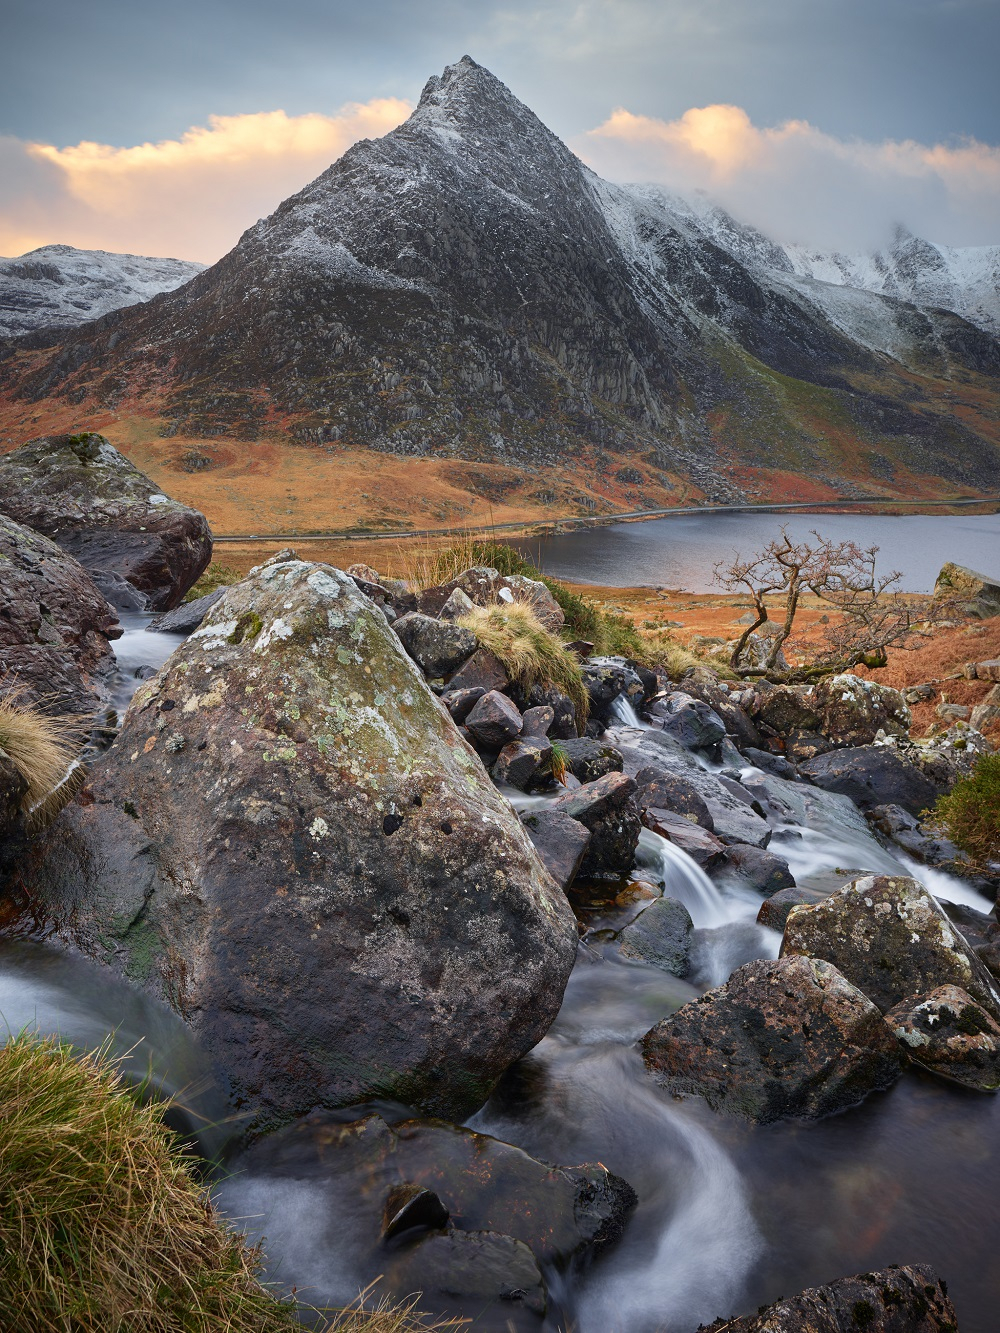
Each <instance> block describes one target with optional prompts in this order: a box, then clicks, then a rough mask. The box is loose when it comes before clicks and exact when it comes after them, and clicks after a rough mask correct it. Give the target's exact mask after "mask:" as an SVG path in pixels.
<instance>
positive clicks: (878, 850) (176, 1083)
mask: <svg viewBox="0 0 1000 1333" xmlns="http://www.w3.org/2000/svg"><path fill="white" fill-rule="evenodd" d="M148 619H149V617H148V616H143V615H139V614H137V613H133V614H129V615H125V616H123V621H124V622H125V633H124V635H123V636H122V638H121V639H120V640H119V641H118V643H117V644H116V645H115V646H116V653H117V655H118V660H119V664H120V670H119V678H118V681H117V682H116V687H115V705H116V707H118V708H120V709H121V708H124V706H125V705H126V704H127V701H128V698H129V697H130V695H131V693H132V692H133V691H134V689H135V687H136V685H137V684H138V680H137V678H136V674H135V673H136V671H137V669H138V668H140V667H142V666H153V667H158V666H160V665H161V664H162V662H163V661H165V660H166V657H167V656H168V655H169V653H170V652H171V651H172V650H173V648H174V647H176V646H177V644H178V643H179V642H180V639H179V638H178V637H177V636H166V635H162V634H152V633H149V632H147V631H146V630H145V628H144V627H145V624H146V623H147V621H148ZM616 713H617V718H618V721H619V724H620V726H619V727H615V728H612V731H611V737H610V738H611V739H613V738H614V736H615V735H621V736H622V737H623V738H627V737H628V734H629V733H630V732H634V731H635V730H636V729H637V728H641V727H642V725H643V724H641V723H640V722H639V720H638V718H636V717H635V715H634V713H632V712H631V710H630V709H629V707H628V705H627V704H625V703H624V701H623V700H620V701H619V703H618V707H617V710H616ZM755 774H758V771H757V770H754V769H750V768H748V769H746V770H744V772H743V775H742V776H743V779H744V781H746V782H748V783H750V784H752V783H753V781H754V777H755ZM760 776H762V775H760ZM785 785H786V786H787V787H791V784H785ZM510 795H511V796H512V797H514V798H515V804H516V805H517V806H519V807H521V808H524V807H525V806H528V805H532V804H537V803H538V802H539V801H544V800H545V799H546V798H544V797H524V796H522V795H521V794H520V793H510ZM785 795H786V797H787V801H786V803H785V804H784V805H782V806H781V807H780V808H778V806H777V805H775V804H773V803H772V805H771V806H770V807H769V808H768V813H769V818H770V821H771V823H772V827H773V830H774V832H773V839H772V843H771V847H772V850H775V851H777V852H778V853H779V854H780V855H781V856H783V857H785V858H786V859H787V860H788V862H789V864H790V866H791V869H792V872H793V874H794V875H795V878H796V881H797V883H798V884H800V885H803V886H806V887H810V886H811V887H818V888H824V889H831V888H835V887H837V886H838V885H839V884H842V883H847V882H849V880H850V879H851V878H853V877H854V876H856V875H857V874H858V873H859V872H862V871H875V872H879V873H896V874H898V873H905V874H912V875H914V876H915V877H916V878H918V879H921V880H922V881H923V882H924V883H925V885H926V886H927V887H928V889H930V890H931V892H933V893H934V894H935V895H936V896H938V897H939V898H943V899H950V900H951V901H955V902H962V903H966V904H969V905H971V906H974V907H976V908H978V909H979V910H981V911H984V912H987V911H989V910H990V907H991V904H990V903H989V902H988V901H987V900H986V899H985V898H983V897H982V896H981V895H980V894H978V893H976V892H975V891H974V890H973V889H971V888H970V887H969V886H968V885H966V884H964V883H963V882H961V881H959V880H957V879H955V878H953V877H951V876H949V875H946V874H944V873H943V872H940V871H932V870H928V869H927V868H926V867H923V866H920V865H917V864H916V863H914V862H911V861H909V860H907V859H906V858H905V857H900V856H896V855H894V854H893V853H890V852H889V851H887V850H886V849H885V848H884V847H882V846H881V845H880V844H879V843H878V842H877V841H876V840H875V839H874V838H873V837H872V836H871V834H870V833H869V832H868V829H867V826H866V825H865V823H864V820H863V819H862V818H861V817H860V816H859V817H858V820H857V821H856V822H855V823H852V822H850V821H845V820H844V819H842V818H834V817H832V816H831V817H827V818H824V816H823V814H822V811H820V812H817V810H816V809H814V808H811V807H810V808H809V809H807V808H806V805H805V803H804V801H803V799H802V798H801V796H800V795H799V794H798V793H797V791H796V789H794V788H791V790H789V791H787V792H785ZM796 801H799V802H801V803H800V804H799V805H798V806H797V805H796ZM633 873H634V880H635V881H636V883H637V885H638V886H639V887H640V888H643V886H645V887H644V889H643V892H644V893H645V894H646V896H647V897H648V894H649V891H650V888H652V889H653V891H654V892H660V891H661V886H662V892H663V893H664V894H666V895H667V896H670V897H674V898H678V899H680V900H681V901H682V902H683V903H684V904H685V906H686V907H687V909H688V911H689V912H690V913H691V917H692V919H693V921H694V925H695V928H696V929H695V935H694V940H693V948H692V955H691V960H692V970H691V975H690V977H689V978H688V979H686V980H679V979H677V978H675V977H673V976H671V975H669V974H668V973H666V972H663V971H661V970H659V969H658V968H656V967H653V966H651V965H649V964H646V963H643V962H638V961H630V960H625V959H623V958H621V957H620V956H619V955H618V953H617V951H616V946H615V945H614V943H613V940H612V939H611V934H612V932H613V931H614V930H617V929H620V928H621V926H623V925H624V924H626V922H627V920H629V919H630V917H631V916H634V915H635V914H636V911H637V910H638V907H639V906H641V901H640V900H639V899H637V900H636V901H635V902H634V903H632V905H631V906H629V905H628V904H626V905H625V906H614V907H612V908H609V909H608V910H607V911H606V912H605V913H604V914H603V915H602V913H601V912H599V911H598V912H596V913H595V914H594V915H593V916H592V917H591V918H590V919H589V921H588V926H589V929H588V932H587V934H586V936H585V938H584V940H583V941H582V942H581V946H580V951H579V956H578V961H577V964H576V967H575V969H574V971H573V974H572V976H571V978H570V981H569V985H568V987H567V990H566V994H565V999H564V1001H563V1005H562V1009H561V1011H560V1013H559V1016H558V1018H557V1020H556V1022H555V1024H554V1025H553V1027H552V1028H551V1030H550V1031H549V1033H548V1034H547V1036H546V1037H545V1038H544V1040H543V1041H542V1042H540V1044H539V1045H538V1046H537V1047H536V1048H535V1049H534V1050H533V1051H532V1052H531V1053H530V1054H529V1055H528V1056H526V1057H525V1058H524V1059H523V1060H521V1061H520V1062H519V1063H518V1064H517V1065H516V1066H515V1067H514V1068H513V1069H512V1070H511V1071H509V1073H508V1074H507V1076H505V1078H504V1080H503V1081H502V1083H501V1085H500V1087H499V1089H498V1090H497V1092H496V1093H495V1094H494V1096H493V1097H492V1098H491V1100H490V1101H489V1102H488V1103H487V1104H486V1105H485V1106H484V1107H482V1108H481V1109H480V1110H479V1111H478V1112H477V1114H476V1115H475V1116H473V1117H472V1119H471V1120H470V1121H469V1122H468V1123H469V1125H470V1126H471V1127H472V1128H474V1129H476V1130H478V1131H480V1132H483V1133H488V1134H492V1135H494V1136H496V1137H497V1138H500V1139H503V1140H505V1141H507V1142H509V1143H513V1144H516V1145H517V1146H519V1147H521V1148H523V1149H524V1150H526V1151H527V1152H529V1153H531V1154H532V1155H533V1156H536V1157H539V1158H542V1159H544V1160H546V1161H550V1162H553V1163H559V1164H563V1165H573V1164H576V1163H579V1162H601V1163H603V1164H604V1165H605V1166H606V1167H608V1168H609V1169H610V1170H612V1171H614V1172H616V1173H618V1174H619V1175H621V1176H623V1177H624V1178H625V1179H626V1180H628V1181H629V1182H630V1183H631V1185H632V1186H633V1187H634V1189H635V1190H636V1193H637V1194H638V1197H639V1204H638V1207H637V1209H636V1211H635V1212H634V1213H633V1215H632V1217H631V1219H630V1220H629V1223H628V1225H627V1227H626V1230H625V1234H624V1236H623V1238H622V1240H621V1241H620V1242H619V1243H618V1244H617V1245H616V1246H614V1247H612V1248H611V1249H610V1250H608V1251H607V1252H606V1253H604V1254H603V1255H602V1256H601V1257H600V1258H599V1259H597V1260H596V1261H595V1262H594V1263H593V1264H592V1265H591V1267H590V1268H589V1269H586V1270H584V1271H579V1270H573V1271H572V1272H571V1273H570V1274H569V1275H567V1274H561V1273H558V1272H551V1271H550V1272H547V1273H546V1279H547V1281H548V1283H549V1290H550V1296H551V1307H550V1313H549V1316H548V1317H547V1320H546V1323H545V1326H544V1327H545V1330H546V1331H547V1333H557V1331H558V1333H567V1331H568V1330H570V1329H572V1330H573V1331H574V1333H657V1331H658V1330H668V1333H691V1330H694V1329H696V1328H697V1326H698V1324H699V1323H702V1322H710V1321H711V1320H712V1319H713V1318H715V1317H716V1316H717V1315H724V1316H725V1315H729V1314H733V1313H736V1312H739V1311H748V1310H753V1309H755V1308H757V1307H758V1306H759V1305H761V1304H763V1303H766V1302H769V1301H773V1300H775V1299H777V1298H779V1297H780V1296H783V1295H791V1294H793V1293H794V1292H797V1291H799V1290H801V1289H802V1288H804V1287H807V1286H811V1285H816V1284H819V1283H823V1282H828V1281H830V1280H832V1279H834V1278H837V1277H841V1276H845V1275H848V1274H853V1273H857V1272H862V1271H867V1270H871V1269H874V1268H879V1267H883V1266H885V1265H887V1264H889V1263H930V1264H932V1265H933V1266H934V1267H935V1268H936V1269H937V1270H938V1272H939V1273H940V1274H941V1275H942V1276H943V1277H944V1278H945V1279H946V1280H947V1282H948V1285H949V1290H950V1293H951V1295H952V1297H953V1299H954V1302H955V1306H956V1309H957V1312H958V1317H959V1326H960V1328H961V1330H962V1333H994V1330H995V1329H996V1326H997V1319H996V1298H997V1293H998V1292H1000V1246H998V1245H997V1244H996V1238H997V1236H1000V1100H998V1098H996V1097H993V1096H989V1095H983V1094H978V1093H973V1092H969V1091H966V1090H964V1089H961V1088H958V1087H957V1086H956V1087H953V1086H951V1085H948V1084H945V1083H943V1082H941V1081H937V1080H934V1079H932V1078H931V1077H929V1076H924V1075H921V1074H917V1073H912V1072H910V1073H907V1074H905V1075H904V1076H903V1077H902V1078H901V1079H900V1080H899V1082H898V1083H897V1084H896V1085H895V1087H894V1088H892V1089H891V1090H889V1091H888V1092H884V1093H880V1094H876V1095H874V1096H870V1097H869V1098H868V1099H867V1101H866V1102H865V1103H864V1104H863V1105H862V1106H859V1107H855V1108H853V1109H852V1110H850V1111H848V1112H846V1113H844V1114H841V1115H838V1116H834V1117H830V1118H827V1119H825V1120H821V1121H792V1122H784V1123H778V1124H774V1125H769V1126H766V1127H754V1126H748V1125H745V1124H743V1123H741V1122H738V1121H735V1120H731V1119H728V1118H726V1117H723V1116H721V1115H716V1114H714V1113H713V1112H711V1111H710V1110H709V1109H708V1108H707V1106H706V1105H705V1104H704V1103H703V1102H701V1101H700V1099H698V1098H694V1097H692V1098H688V1099H686V1100H674V1099H673V1098H671V1097H670V1096H669V1094H667V1093H666V1092H664V1091H663V1090H661V1089H660V1088H658V1087H657V1086H656V1085H655V1084H654V1083H653V1082H652V1080H651V1079H649V1078H648V1077H647V1076H646V1074H645V1072H644V1069H643V1065H642V1060H641V1057H640V1055H639V1054H638V1052H637V1050H636V1048H635V1042H636V1041H637V1039H638V1038H640V1037H641V1036H642V1035H643V1034H644V1033H645V1032H646V1031H647V1030H648V1029H649V1028H650V1027H651V1026H652V1025H653V1024H654V1023H656V1022H657V1021H658V1020H659V1019H661V1018H662V1017H664V1016H665V1015H667V1014H668V1013H671V1012H673V1011H674V1010H675V1009H677V1008H679V1007H680V1006H681V1005H682V1004H684V1003H685V1002H686V1001H687V1000H689V999H691V998H693V997H695V996H696V995H698V994H700V993H701V992H703V991H704V990H706V989H708V988H710V987H711V986H715V985H718V984H720V983H721V982H722V981H724V980H725V979H726V978H727V977H728V976H729V974H730V973H731V972H732V970H733V969H734V968H736V967H738V966H740V965H741V964H742V963H744V962H747V961H749V960H750V959H751V958H760V957H774V956H776V955H777V952H778V947H779V945H780V937H779V936H778V935H777V934H776V933H775V932H773V931H771V930H768V929H766V928H764V927H761V926H759V925H757V923H756V916H757V911H758V908H759V906H760V903H761V901H762V899H761V898H760V896H759V895H757V894H755V893H753V892H751V891H749V890H747V889H745V888H744V889H742V890H739V889H736V888H735V887H732V886H730V885H727V884H726V883H725V882H721V883H716V882H713V881H712V880H710V879H709V878H708V876H707V875H705V873H704V872H703V871H702V870H701V869H700V868H699V867H698V866H697V865H696V864H695V862H694V861H692V860H691V859H690V858H689V857H688V856H687V855H686V854H685V853H684V852H682V851H680V850H679V849H678V848H676V847H675V846H674V845H673V844H671V843H669V842H668V841H666V840H665V839H663V838H661V837H659V836H658V835H657V834H655V833H653V832H651V831H649V830H644V831H643V833H642V835H641V838H640V845H639V848H638V851H637V856H636V866H635V870H634V872H633ZM626 896H627V895H626ZM0 1016H2V1020H3V1022H4V1023H5V1024H6V1026H7V1027H8V1028H9V1030H10V1031H12V1032H17V1031H20V1030H21V1029H23V1028H25V1027H29V1028H37V1030H39V1031H41V1032H51V1033H59V1034H60V1035H61V1036H62V1037H64V1038H65V1039H66V1040H67V1041H70V1042H72V1043H73V1044H74V1045H75V1046H77V1047H78V1048H80V1049H93V1048H94V1047H95V1046H98V1045H100V1044H101V1043H102V1042H105V1041H107V1042H109V1044H110V1047H111V1049H112V1051H113V1052H114V1053H116V1054H118V1055H122V1056H123V1057H124V1058H125V1062H126V1063H125V1068H126V1073H127V1075H128V1076H129V1077H133V1078H135V1079H136V1080H137V1081H139V1080H141V1079H142V1078H144V1077H148V1079H149V1080H150V1083H151V1085H152V1089H153V1091H154V1092H155V1093H156V1094H158V1095H165V1096H174V1097H176V1099H177V1101H176V1107H175V1109H174V1110H173V1111H172V1113H171V1114H172V1122H173V1123H175V1124H176V1125H177V1127H178V1128H180V1129H181V1130H182V1132H184V1133H185V1134H186V1135H187V1136H188V1137H189V1138H190V1139H191V1140H192V1141H193V1142H194V1144H195V1145H196V1146H197V1150H198V1151H199V1152H200V1153H201V1155H202V1156H203V1157H205V1158H212V1159H215V1160H219V1159H221V1158H225V1157H226V1153H227V1145H231V1144H232V1143H233V1142H234V1141H235V1137H236V1135H237V1131H238V1125H237V1124H236V1123H235V1122H233V1121H231V1120H230V1119H229V1118H228V1117H227V1112H226V1104H225V1101H224V1098H223V1096H222V1094H221V1092H220V1090H219V1089H218V1088H217V1087H215V1086H214V1084H213V1081H212V1078H211V1076H210V1074H209V1073H208V1070H207V1065H206V1063H205V1061H204V1059H203V1057H202V1056H201V1054H200V1052H199V1051H198V1050H197V1048H196V1047H195V1044H194V1043H193V1042H192V1040H191V1038H190V1037H189V1036H188V1034H187V1032H186V1029H185V1028H184V1027H183V1025H182V1024H181V1023H180V1021H179V1020H177V1019H175V1018H174V1017H173V1016H172V1015H170V1014H168V1013H167V1012H166V1011H165V1010H163V1009H162V1008H161V1007H160V1006H159V1005H157V1004H155V1003H154V1002H152V1001H150V1000H149V999H147V998H145V997H144V996H142V995H141V994H139V993H138V992H137V991H135V990H133V989H132V988H131V987H129V986H127V985H126V984H125V983H122V982H118V981H116V980H115V979H114V978H113V977H112V976H111V975H110V974H109V973H108V972H107V971H105V970H104V969H101V968H98V967H97V966H96V965H93V964H90V963H88V962H85V961H84V960H82V959H79V958H74V957H71V956H69V955H67V954H64V953H62V952H60V951H57V950H56V949H54V948H52V947H51V946H47V945H45V944H40V943H24V942H16V941H10V940H8V941H0ZM213 1189H214V1196H215V1198H216V1201H217V1203H218V1204H219V1206H220V1208H221V1209H222V1210H223V1211H224V1212H225V1213H226V1214H227V1215H229V1216H230V1217H231V1218H233V1219H237V1220H238V1221H239V1224H240V1225H241V1226H243V1227H244V1228H245V1229H246V1230H247V1232H248V1233H249V1235H250V1237H251V1238H252V1239H254V1240H256V1239H258V1238H260V1237H265V1238H266V1244H265V1253H266V1262H267V1273H268V1275H269V1276H271V1277H272V1278H274V1279H276V1280H278V1281H280V1282H281V1283H282V1284H284V1285H287V1286H288V1287H291V1286H292V1285H294V1286H296V1287H297V1288H298V1289H299V1291H300V1293H301V1295H302V1296H303V1297H304V1299H306V1300H307V1301H309V1302H312V1303H314V1304H324V1303H326V1302H346V1301H349V1300H351V1299H353V1298H354V1297H355V1296H356V1295H357V1291H358V1288H359V1286H360V1285H362V1282H361V1281H359V1277H360V1274H359V1270H358V1268H357V1266H356V1263H355V1260H354V1258H353V1256H352V1248H351V1239H352V1237H351V1231H352V1220H351V1212H350V1205H349V1201H345V1200H342V1199H338V1198H336V1197H333V1196H332V1195H331V1194H330V1193H329V1192H324V1191H322V1190H320V1189H318V1188H317V1186H316V1185H315V1184H312V1183H310V1182H308V1181H304V1182H303V1181H296V1180H280V1179H275V1178H273V1177H266V1176H262V1175H255V1174H254V1173H253V1172H252V1171H250V1170H247V1169H245V1168H243V1167H242V1166H241V1162H240V1159H239V1158H238V1157H235V1158H234V1157H232V1156H230V1157H229V1158H228V1159H227V1166H226V1170H225V1171H224V1172H221V1173H219V1174H218V1176H217V1178H216V1181H215V1184H214V1187H213Z"/></svg>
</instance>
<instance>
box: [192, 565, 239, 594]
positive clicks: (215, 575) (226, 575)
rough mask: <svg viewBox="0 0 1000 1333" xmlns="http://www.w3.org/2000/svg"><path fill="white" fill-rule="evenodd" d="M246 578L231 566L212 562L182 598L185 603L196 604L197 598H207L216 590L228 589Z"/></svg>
mask: <svg viewBox="0 0 1000 1333" xmlns="http://www.w3.org/2000/svg"><path fill="white" fill-rule="evenodd" d="M245 577H246V575H245V574H241V573H240V571H239V570H238V569H234V568H233V567H232V565H222V564H219V562H218V561H217V560H213V561H212V563H211V564H210V565H209V567H208V568H207V569H206V570H205V572H204V574H202V576H201V578H200V579H199V580H198V582H197V583H195V584H193V585H192V586H191V587H190V588H189V589H188V591H187V593H186V594H185V596H184V600H185V602H196V601H197V600H198V598H199V597H207V596H208V594H209V593H210V592H215V590H216V588H229V587H231V586H232V585H233V584H234V583H239V582H240V581H241V580H242V579H244V578H245Z"/></svg>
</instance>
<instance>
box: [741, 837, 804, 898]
mask: <svg viewBox="0 0 1000 1333" xmlns="http://www.w3.org/2000/svg"><path fill="white" fill-rule="evenodd" d="M726 859H727V863H728V867H729V868H730V869H731V870H733V871H734V872H735V874H736V877H737V878H738V879H739V880H740V882H741V883H743V884H745V885H746V886H747V888H750V889H753V891H754V893H760V894H763V896H764V897H765V898H770V897H773V895H774V894H776V893H780V892H781V891H782V890H783V889H794V888H795V876H794V875H793V874H792V872H791V870H790V869H789V868H788V862H787V861H785V860H783V859H782V858H781V857H780V856H775V854H774V853H773V852H768V851H765V850H764V849H763V848H762V847H748V846H746V845H745V844H743V843H735V844H734V845H733V846H731V847H729V848H728V850H727V857H726Z"/></svg>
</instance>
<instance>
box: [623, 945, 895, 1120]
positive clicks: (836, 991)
mask: <svg viewBox="0 0 1000 1333" xmlns="http://www.w3.org/2000/svg"><path fill="white" fill-rule="evenodd" d="M642 1052H643V1058H644V1060H645V1062H646V1067H647V1069H649V1071H650V1072H651V1073H652V1075H653V1077H654V1078H655V1079H656V1081H657V1082H658V1083H661V1084H662V1085H663V1086H664V1087H666V1088H667V1089H669V1090H670V1091H671V1092H673V1093H696V1094H700V1095H701V1096H702V1097H704V1098H705V1100H706V1101H707V1102H708V1104H709V1106H711V1107H712V1108H713V1109H714V1110H717V1111H723V1112H725V1113H726V1114H727V1115H733V1116H738V1117H740V1118H742V1119H745V1120H749V1121H751V1122H752V1123H754V1124H760V1125H765V1124H769V1123H770V1122H771V1121H773V1120H786V1119H788V1118H789V1117H792V1116H802V1117H814V1116H821V1115H829V1114H831V1113H832V1112H834V1111H841V1110H843V1109H844V1108H845V1107H847V1106H851V1105H853V1104H854V1103H855V1102H859V1101H861V1099H862V1098H863V1097H865V1096H867V1094H868V1093H869V1092H872V1091H874V1090H875V1089H876V1088H887V1087H889V1085H890V1084H891V1083H892V1082H894V1080H895V1079H896V1078H897V1076H898V1075H899V1072H900V1069H901V1056H900V1052H899V1049H898V1046H897V1043H896V1040H895V1038H894V1037H893V1035H892V1033H891V1032H890V1031H889V1029H888V1028H887V1027H886V1025H885V1022H884V1021H883V1019H882V1016H881V1014H880V1013H879V1011H878V1010H877V1009H876V1008H875V1006H874V1005H873V1004H872V1003H871V1001H870V1000H868V999H866V997H865V996H864V995H862V993H861V992H860V991H859V990H858V989H857V987H856V986H852V985H851V983H850V982H849V981H848V980H847V979H846V978H845V977H844V976H842V975H841V973H840V972H838V971H837V969H836V968H835V967H833V966H831V965H830V964H829V963H826V962H823V961H821V960H818V959H813V958H778V959H770V958H766V959H760V960H758V961H756V962H752V963H746V964H744V966H743V967H740V968H737V970H736V971H735V972H734V973H733V975H732V976H731V977H730V978H729V980H728V981H727V982H726V984H725V985H724V986H720V987H719V988H718V989H717V990H712V991H709V992H708V993H707V994H705V995H702V996H701V997H700V998H699V999H697V1000H691V1001H689V1003H688V1004H685V1005H683V1006H682V1007H681V1008H680V1009H678V1010H677V1012H676V1013H674V1014H671V1015H670V1017H669V1018H665V1019H663V1021H662V1022H660V1023H657V1025H656V1027H654V1028H653V1029H652V1030H651V1031H649V1032H647V1033H646V1036H645V1037H644V1038H643V1043H642Z"/></svg>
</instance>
